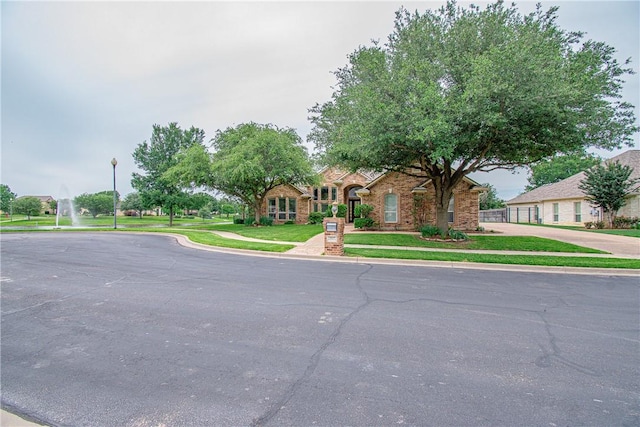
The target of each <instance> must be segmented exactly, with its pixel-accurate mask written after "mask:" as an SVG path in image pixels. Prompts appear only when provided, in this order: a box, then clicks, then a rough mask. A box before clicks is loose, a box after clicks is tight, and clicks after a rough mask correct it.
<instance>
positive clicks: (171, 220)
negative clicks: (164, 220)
mask: <svg viewBox="0 0 640 427" xmlns="http://www.w3.org/2000/svg"><path fill="white" fill-rule="evenodd" d="M169 227H173V206H171V207H170V208H169Z"/></svg>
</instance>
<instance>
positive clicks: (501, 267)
mask: <svg viewBox="0 0 640 427" xmlns="http://www.w3.org/2000/svg"><path fill="white" fill-rule="evenodd" d="M154 234H163V235H167V236H171V237H174V238H175V239H176V241H177V242H178V243H179V244H181V245H182V246H185V247H189V248H192V249H199V250H205V251H210V252H223V253H233V254H237V255H245V256H258V257H264V258H280V259H295V260H304V261H323V262H340V263H354V264H380V265H404V266H411V267H431V268H434V267H437V268H457V269H467V270H492V271H512V272H527V273H552V274H583V275H598V276H630V277H640V270H632V269H622V268H590V267H548V266H535V265H533V266H532V265H516V264H481V263H473V262H457V261H446V262H443V261H420V260H404V259H389V258H364V257H340V256H331V255H303V254H296V253H289V252H284V253H275V252H263V251H254V250H248V249H232V248H221V247H217V246H208V245H204V244H200V243H195V242H192V241H191V240H189V238H188V237H186V236H183V235H181V234H173V233H154ZM271 243H277V242H271ZM529 255H533V254H532V253H529Z"/></svg>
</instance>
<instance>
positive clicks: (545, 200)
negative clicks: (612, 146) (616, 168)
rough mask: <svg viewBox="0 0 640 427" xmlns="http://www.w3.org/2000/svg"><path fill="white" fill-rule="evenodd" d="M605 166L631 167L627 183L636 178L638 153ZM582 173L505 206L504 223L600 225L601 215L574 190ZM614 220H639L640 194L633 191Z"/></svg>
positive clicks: (639, 174)
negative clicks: (621, 217)
mask: <svg viewBox="0 0 640 427" xmlns="http://www.w3.org/2000/svg"><path fill="white" fill-rule="evenodd" d="M608 162H619V163H620V164H621V165H627V166H631V168H633V172H632V173H631V177H630V178H631V179H634V178H640V150H629V151H625V152H624V153H622V154H619V155H618V156H615V157H612V158H611V159H609V160H606V161H605V163H608ZM584 178H585V173H584V172H580V173H577V174H575V175H573V176H570V177H569V178H565V179H563V180H562V181H559V182H556V183H553V184H547V185H543V186H541V187H538V188H535V189H533V190H531V191H528V192H526V193H523V194H521V195H519V196H517V197H515V198H513V199H511V200H509V201H507V202H506V204H507V222H537V223H540V224H559V225H583V224H584V223H585V222H589V221H602V220H603V216H602V211H601V209H600V208H594V207H593V206H591V204H590V203H589V202H588V201H587V199H586V196H585V194H584V193H583V192H582V190H580V189H579V188H578V185H580V181H582V180H583V179H584ZM617 215H618V216H626V217H637V216H640V192H639V191H636V192H635V193H633V194H631V195H630V196H629V197H628V198H627V202H626V204H625V206H624V207H622V208H621V209H620V210H619V211H618V213H617Z"/></svg>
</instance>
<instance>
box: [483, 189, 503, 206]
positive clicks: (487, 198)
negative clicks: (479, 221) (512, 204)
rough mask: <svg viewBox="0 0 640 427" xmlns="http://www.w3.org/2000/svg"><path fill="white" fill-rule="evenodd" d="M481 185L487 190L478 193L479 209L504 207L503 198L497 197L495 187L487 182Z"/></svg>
mask: <svg viewBox="0 0 640 427" xmlns="http://www.w3.org/2000/svg"><path fill="white" fill-rule="evenodd" d="M482 187H485V188H488V189H489V190H488V191H486V192H484V193H480V210H487V209H500V208H503V207H504V200H502V199H500V198H498V192H497V191H496V189H495V187H494V186H493V185H491V184H489V183H486V184H482Z"/></svg>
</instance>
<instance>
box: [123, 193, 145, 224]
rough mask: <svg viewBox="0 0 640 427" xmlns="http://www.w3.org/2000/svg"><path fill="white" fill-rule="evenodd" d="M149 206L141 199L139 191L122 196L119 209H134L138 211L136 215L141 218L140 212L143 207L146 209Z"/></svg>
mask: <svg viewBox="0 0 640 427" xmlns="http://www.w3.org/2000/svg"><path fill="white" fill-rule="evenodd" d="M148 208H149V206H145V204H144V203H143V201H142V197H140V193H136V192H133V193H129V194H127V195H126V196H124V200H122V203H121V204H120V209H122V210H123V211H136V212H138V216H139V217H140V218H142V212H143V211H144V210H145V209H148Z"/></svg>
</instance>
